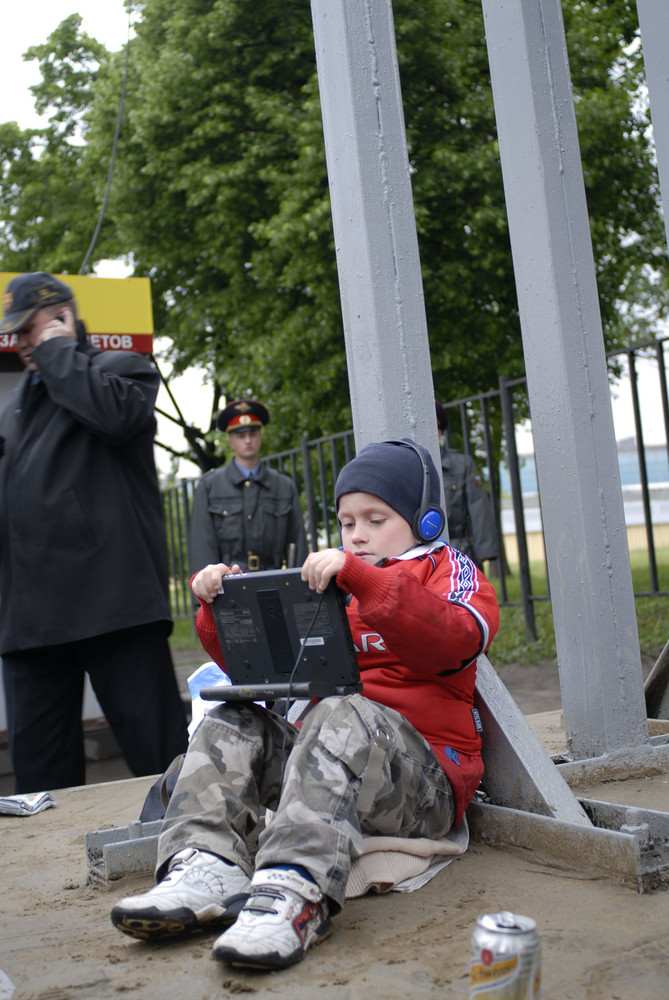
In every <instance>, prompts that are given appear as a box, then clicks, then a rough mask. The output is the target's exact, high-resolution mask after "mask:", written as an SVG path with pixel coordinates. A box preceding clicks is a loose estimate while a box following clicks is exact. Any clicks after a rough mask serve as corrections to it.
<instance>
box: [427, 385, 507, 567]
mask: <svg viewBox="0 0 669 1000" xmlns="http://www.w3.org/2000/svg"><path fill="white" fill-rule="evenodd" d="M435 406H436V411H437V425H438V427H439V439H440V443H441V471H442V476H443V479H444V496H445V500H446V515H447V519H448V537H449V543H450V544H451V545H452V546H453V547H454V548H456V549H460V551H461V552H464V553H465V554H466V555H468V556H469V558H470V559H472V560H473V561H474V562H475V563H476V565H477V566H479V567H481V565H482V563H483V561H484V560H485V559H498V558H499V542H498V537H497V527H496V525H495V517H494V515H493V509H492V504H491V503H490V498H489V496H488V494H487V492H486V488H485V485H484V483H483V478H482V476H481V473H480V472H479V470H478V469H477V467H476V463H475V462H474V459H473V458H472V457H471V455H465V454H464V453H463V452H461V451H454V450H453V449H452V448H449V447H448V442H447V439H446V430H447V428H448V411H447V410H446V407H445V406H444V405H443V403H440V402H439V400H438V399H435Z"/></svg>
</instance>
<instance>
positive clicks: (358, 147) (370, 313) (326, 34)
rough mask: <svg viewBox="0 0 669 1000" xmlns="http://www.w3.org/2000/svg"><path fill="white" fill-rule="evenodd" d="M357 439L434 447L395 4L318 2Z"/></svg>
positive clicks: (385, 0)
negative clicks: (393, 440) (400, 440)
mask: <svg viewBox="0 0 669 1000" xmlns="http://www.w3.org/2000/svg"><path fill="white" fill-rule="evenodd" d="M311 8H312V16H313V23H314V40H315V46H316V60H317V65H318V77H319V84H320V95H321V106H322V112H323V131H324V134H325V151H326V156H327V164H328V178H329V184H330V197H331V202H332V221H333V227H334V236H335V246H336V252H337V267H338V271H339V286H340V295H341V303H342V311H343V317H344V334H345V338H346V356H347V362H348V377H349V384H350V388H351V406H352V410H353V428H354V433H355V441H356V446H357V448H358V449H359V448H360V447H361V446H362V445H364V444H368V443H369V442H370V441H379V440H383V439H384V438H395V437H412V438H414V439H416V440H418V441H420V442H421V444H423V445H425V447H427V448H429V450H430V453H431V454H432V457H433V458H434V460H435V463H436V465H437V468H439V467H440V461H439V440H438V435H437V424H436V417H435V410H434V386H433V382H432V369H431V365H430V351H429V345H428V338H427V321H426V318H425V304H424V300H423V283H422V278H421V273H420V261H419V257H418V241H417V237H416V223H415V219H414V211H413V199H412V195H411V182H410V177H409V162H408V157H407V151H406V137H405V129H404V114H403V110H402V97H401V91H400V81H399V74H398V69H397V52H396V48H395V30H394V23H393V15H392V3H391V2H390V0H312V4H311Z"/></svg>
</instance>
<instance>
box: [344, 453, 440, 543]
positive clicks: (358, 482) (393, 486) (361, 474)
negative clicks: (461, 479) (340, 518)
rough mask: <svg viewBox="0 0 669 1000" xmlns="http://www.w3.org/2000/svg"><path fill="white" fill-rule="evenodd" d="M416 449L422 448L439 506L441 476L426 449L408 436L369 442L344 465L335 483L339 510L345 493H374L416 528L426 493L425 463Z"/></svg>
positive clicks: (431, 490) (430, 495)
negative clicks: (424, 491) (424, 486)
mask: <svg viewBox="0 0 669 1000" xmlns="http://www.w3.org/2000/svg"><path fill="white" fill-rule="evenodd" d="M414 448H417V449H419V450H420V453H421V455H422V456H423V458H424V460H425V465H426V466H427V469H428V472H429V478H430V484H429V485H430V488H429V493H428V500H429V503H430V504H432V505H434V506H435V507H436V506H438V505H439V496H440V490H439V478H438V475H437V470H436V468H435V466H434V462H433V461H432V457H431V455H430V453H429V451H428V450H427V449H426V448H423V447H422V445H419V444H416V443H415V442H413V441H410V440H409V439H408V438H407V439H405V441H381V442H379V443H375V444H368V445H366V446H365V447H364V448H363V449H362V450H361V451H360V452H359V453H358V454H357V455H356V457H355V458H354V459H352V460H351V461H350V462H349V463H348V465H345V466H344V468H343V469H342V470H341V472H340V473H339V476H338V477H337V482H336V484H335V502H336V505H337V510H339V500H340V498H341V497H342V496H343V495H344V493H372V494H373V495H374V496H376V497H380V498H381V499H382V500H385V502H386V503H387V504H388V506H389V507H392V508H393V510H396V511H397V513H398V514H400V515H401V516H402V517H403V518H404V520H405V521H408V523H409V524H410V525H411V526H412V528H413V527H414V522H415V518H416V515H417V513H418V511H419V509H420V504H421V497H422V493H423V466H422V464H421V461H420V458H419V456H418V455H417V454H416V452H415V451H414Z"/></svg>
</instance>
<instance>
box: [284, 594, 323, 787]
mask: <svg viewBox="0 0 669 1000" xmlns="http://www.w3.org/2000/svg"><path fill="white" fill-rule="evenodd" d="M324 596H325V591H323V593H322V594H321V595H320V597H319V598H318V604H317V605H316V610H315V611H314V614H313V617H312V619H311V621H310V622H309V627H308V628H307V631H306V632H305V633H304V637H303V638H302V639H301V642H300V649H299V652H298V654H297V658H296V660H295V663H294V664H293V669H292V670H291V672H290V677H289V678H288V694H287V695H286V703H285V709H284V712H283V716H284V718H285V720H286V722H287V721H288V711H289V709H290V704H291V701H292V688H293V683H294V681H295V672H296V671H297V668H298V667H299V665H300V660H301V659H302V650H303V649H304V647H305V646H306V644H307V640H308V639H309V637H310V635H311V631H312V629H313V627H314V625H315V624H316V619H317V618H318V615H319V612H320V610H321V607H322V605H323V598H324ZM287 762H288V727H287V726H286V727H285V728H284V730H283V741H282V744H281V774H280V776H279V791H278V794H277V798H276V804H277V806H278V805H279V799H280V798H281V792H282V790H283V778H284V775H285V772H286V764H287Z"/></svg>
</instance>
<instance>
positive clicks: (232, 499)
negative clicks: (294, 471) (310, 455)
mask: <svg viewBox="0 0 669 1000" xmlns="http://www.w3.org/2000/svg"><path fill="white" fill-rule="evenodd" d="M267 423H269V410H268V409H267V407H266V406H265V405H264V403H260V402H258V400H256V399H237V400H235V401H234V402H232V403H229V404H228V405H227V406H226V407H225V409H224V410H222V411H221V412H220V414H219V415H218V419H217V421H216V426H217V427H218V429H219V430H221V431H226V432H227V435H228V443H229V445H230V449H231V450H232V453H233V458H232V459H231V461H230V462H228V464H227V465H225V466H223V467H222V468H220V469H214V470H213V471H211V472H207V473H205V475H204V476H202V478H201V480H200V482H199V483H198V486H197V489H196V490H195V495H194V497H193V508H192V511H191V516H190V524H189V530H188V560H189V565H190V570H191V574H192V573H197V572H198V571H199V570H201V569H202V568H203V567H204V566H207V565H209V564H210V563H218V562H224V563H226V564H227V565H228V566H232V565H234V564H235V563H238V564H239V566H240V567H241V569H242V570H244V571H252V570H259V569H279V568H280V567H281V566H282V565H295V566H300V565H301V564H302V562H303V561H304V559H305V558H306V555H307V540H306V535H305V531H304V519H303V516H302V508H301V506H300V501H299V497H298V495H297V490H296V488H295V484H294V483H293V481H292V479H290V478H289V477H288V476H284V475H283V474H282V473H280V472H276V471H275V470H274V469H269V468H267V466H265V465H263V463H262V462H261V461H260V457H259V456H260V448H261V445H262V433H261V432H262V428H263V427H264V426H265V425H266V424H267Z"/></svg>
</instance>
